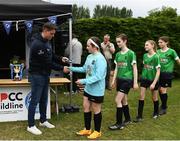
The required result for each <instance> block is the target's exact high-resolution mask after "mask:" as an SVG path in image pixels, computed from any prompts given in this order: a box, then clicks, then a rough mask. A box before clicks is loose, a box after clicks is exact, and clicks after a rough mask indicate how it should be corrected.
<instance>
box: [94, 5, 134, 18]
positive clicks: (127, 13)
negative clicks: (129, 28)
mask: <svg viewBox="0 0 180 141" xmlns="http://www.w3.org/2000/svg"><path fill="white" fill-rule="evenodd" d="M132 15H133V12H132V10H131V9H126V8H125V7H123V8H122V9H119V8H118V7H112V5H111V6H107V5H103V6H102V7H101V6H100V5H96V7H95V8H94V14H93V18H100V17H117V18H128V17H132Z"/></svg>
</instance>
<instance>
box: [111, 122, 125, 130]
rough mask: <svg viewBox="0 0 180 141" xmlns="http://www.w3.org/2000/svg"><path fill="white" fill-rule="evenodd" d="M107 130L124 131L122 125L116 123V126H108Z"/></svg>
mask: <svg viewBox="0 0 180 141" xmlns="http://www.w3.org/2000/svg"><path fill="white" fill-rule="evenodd" d="M108 128H109V129H110V130H118V129H124V125H123V124H118V123H116V124H113V125H110V126H109V127H108Z"/></svg>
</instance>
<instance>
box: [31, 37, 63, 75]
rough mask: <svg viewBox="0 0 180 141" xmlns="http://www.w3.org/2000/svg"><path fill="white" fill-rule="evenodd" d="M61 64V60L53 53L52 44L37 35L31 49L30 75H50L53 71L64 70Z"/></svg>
mask: <svg viewBox="0 0 180 141" xmlns="http://www.w3.org/2000/svg"><path fill="white" fill-rule="evenodd" d="M60 62H61V58H58V57H57V56H56V55H55V54H54V53H53V51H52V47H51V44H50V42H49V41H48V40H46V39H43V37H42V36H41V34H35V35H34V36H33V37H32V44H31V47H30V56H29V73H30V74H42V75H50V73H51V69H54V70H58V71H60V70H62V69H63V66H61V65H60Z"/></svg>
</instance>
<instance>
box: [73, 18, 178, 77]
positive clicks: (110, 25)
mask: <svg viewBox="0 0 180 141" xmlns="http://www.w3.org/2000/svg"><path fill="white" fill-rule="evenodd" d="M73 32H75V34H77V35H78V36H79V40H80V41H81V42H82V43H83V46H84V53H83V61H84V59H85V57H86V55H87V51H86V41H87V39H88V38H89V37H91V36H97V37H99V38H100V39H101V41H102V40H103V36H104V35H105V34H107V33H108V34H109V35H110V36H111V42H113V43H114V44H115V46H116V42H115V38H116V36H117V34H119V33H125V34H127V35H128V38H129V42H128V46H129V48H131V49H132V50H134V51H135V52H136V54H137V56H138V57H137V59H138V69H139V73H140V72H141V69H140V68H142V56H143V54H144V53H145V51H144V43H145V41H146V40H149V39H152V40H154V41H156V42H157V40H158V38H159V37H160V36H163V35H167V36H169V37H170V46H171V47H172V48H173V49H175V50H176V51H177V53H179V55H180V18H179V17H177V18H173V19H169V18H165V17H160V18H150V17H147V18H126V19H124V18H107V17H106V18H99V19H80V20H78V21H76V22H75V23H74V25H73ZM118 50H119V49H118V48H117V46H116V51H118ZM175 72H176V73H175V74H176V75H177V76H180V72H179V71H178V67H177V66H176V67H175Z"/></svg>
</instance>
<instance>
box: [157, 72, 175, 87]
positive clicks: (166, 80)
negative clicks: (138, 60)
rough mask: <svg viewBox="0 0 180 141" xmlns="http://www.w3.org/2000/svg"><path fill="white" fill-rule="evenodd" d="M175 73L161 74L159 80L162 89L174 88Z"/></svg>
mask: <svg viewBox="0 0 180 141" xmlns="http://www.w3.org/2000/svg"><path fill="white" fill-rule="evenodd" d="M172 79H173V73H168V72H161V73H160V78H159V86H160V87H164V88H167V87H171V86H172Z"/></svg>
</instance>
